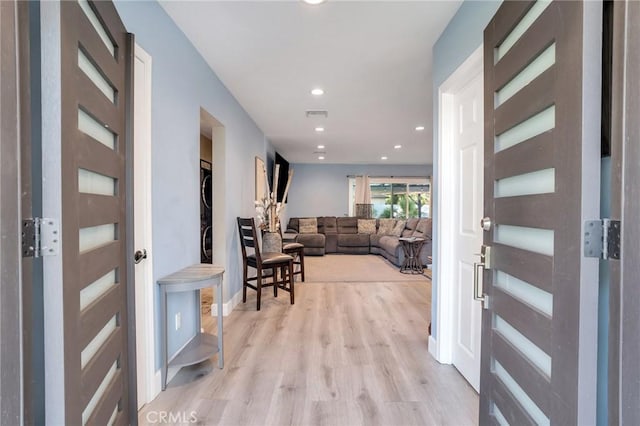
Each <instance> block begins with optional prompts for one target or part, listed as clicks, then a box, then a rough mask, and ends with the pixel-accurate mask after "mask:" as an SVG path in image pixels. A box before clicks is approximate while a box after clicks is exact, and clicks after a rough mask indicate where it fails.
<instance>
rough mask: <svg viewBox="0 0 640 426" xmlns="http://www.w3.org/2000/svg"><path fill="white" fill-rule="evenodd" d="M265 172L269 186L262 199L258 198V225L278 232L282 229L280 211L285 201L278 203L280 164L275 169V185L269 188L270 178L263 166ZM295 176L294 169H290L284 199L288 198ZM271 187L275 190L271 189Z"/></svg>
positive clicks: (269, 230)
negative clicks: (292, 179)
mask: <svg viewBox="0 0 640 426" xmlns="http://www.w3.org/2000/svg"><path fill="white" fill-rule="evenodd" d="M262 172H263V173H264V181H265V182H266V184H267V186H266V188H265V195H264V197H262V199H261V200H256V202H255V206H256V213H257V216H258V226H259V227H260V229H262V230H263V231H265V232H278V231H279V230H280V213H281V212H282V209H284V207H285V205H284V204H283V203H278V202H277V198H276V194H277V193H278V175H279V172H280V164H276V167H275V171H274V173H273V186H272V188H269V179H268V178H267V168H266V167H264V166H263V167H262ZM292 177H293V169H291V170H289V175H288V177H287V186H286V187H285V189H284V195H283V197H282V199H283V200H286V199H287V194H288V193H289V186H290V185H291V178H292ZM271 189H272V190H273V191H271Z"/></svg>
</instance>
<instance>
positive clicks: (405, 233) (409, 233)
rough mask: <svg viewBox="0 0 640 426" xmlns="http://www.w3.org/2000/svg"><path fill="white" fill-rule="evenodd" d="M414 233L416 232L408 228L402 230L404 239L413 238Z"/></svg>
mask: <svg viewBox="0 0 640 426" xmlns="http://www.w3.org/2000/svg"><path fill="white" fill-rule="evenodd" d="M414 232H415V231H414V230H413V229H407V228H404V229H403V230H402V238H409V237H412V236H413V233H414Z"/></svg>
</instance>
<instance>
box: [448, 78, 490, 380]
mask: <svg viewBox="0 0 640 426" xmlns="http://www.w3.org/2000/svg"><path fill="white" fill-rule="evenodd" d="M482 94H483V80H482V73H478V74H476V76H475V77H473V78H472V79H471V80H469V81H468V82H467V84H465V85H464V86H462V87H461V88H460V89H459V90H457V91H456V92H454V93H453V113H454V114H455V117H454V120H453V122H454V124H455V127H454V131H453V145H454V146H453V150H454V154H453V164H454V168H455V174H454V175H455V176H456V177H457V184H456V185H455V186H454V188H455V189H454V191H455V194H454V203H455V204H454V209H453V212H454V214H455V220H454V235H453V238H454V250H453V253H454V257H455V260H454V262H455V263H454V265H455V267H454V274H453V277H454V279H453V286H454V296H453V297H454V299H453V300H454V312H453V324H454V327H453V351H452V361H453V364H454V365H455V367H456V368H457V369H458V370H459V371H460V373H461V374H462V375H463V376H464V377H465V378H466V379H467V381H468V382H469V383H470V384H471V386H473V388H474V389H475V390H476V391H477V390H479V386H480V335H481V323H482V315H481V314H482V306H481V304H480V302H478V301H476V300H474V298H473V272H474V271H473V268H474V266H473V265H474V262H478V261H479V258H478V256H477V255H476V253H478V251H479V250H480V246H481V245H482V237H483V235H482V230H481V229H480V226H479V219H480V217H481V215H482V209H483V205H482V203H483V144H484V141H483V123H484V121H483V103H482V99H483V98H482V96H483V95H482Z"/></svg>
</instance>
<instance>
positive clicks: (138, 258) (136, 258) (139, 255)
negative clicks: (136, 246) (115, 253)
mask: <svg viewBox="0 0 640 426" xmlns="http://www.w3.org/2000/svg"><path fill="white" fill-rule="evenodd" d="M146 258H147V249H142V250H138V251H136V252H135V253H134V254H133V262H134V263H135V264H136V265H137V264H138V263H140V262H142V261H143V260H144V259H146Z"/></svg>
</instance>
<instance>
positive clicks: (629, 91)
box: [608, 1, 640, 425]
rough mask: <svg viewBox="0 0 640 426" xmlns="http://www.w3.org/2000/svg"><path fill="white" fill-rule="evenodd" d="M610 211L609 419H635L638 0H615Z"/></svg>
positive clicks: (638, 353)
mask: <svg viewBox="0 0 640 426" xmlns="http://www.w3.org/2000/svg"><path fill="white" fill-rule="evenodd" d="M613 19H614V25H613V31H614V32H613V67H612V68H613V78H612V83H613V87H612V129H611V132H612V137H611V160H612V161H611V163H612V169H611V175H612V178H611V217H612V219H617V220H620V221H621V222H622V239H621V244H622V250H621V258H620V260H619V261H617V260H611V261H609V265H610V268H611V286H610V296H609V315H610V317H609V383H608V395H609V404H608V405H609V419H608V423H609V424H610V425H623V424H625V425H626V424H640V406H639V405H638V401H640V372H639V371H638V359H639V358H640V335H639V334H638V324H640V288H639V287H638V276H640V263H638V261H637V256H638V253H639V252H640V223H639V222H638V217H640V185H639V184H638V182H640V168H639V167H638V162H639V161H640V81H639V80H638V75H640V3H639V2H637V1H620V2H615V3H614V18H613Z"/></svg>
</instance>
